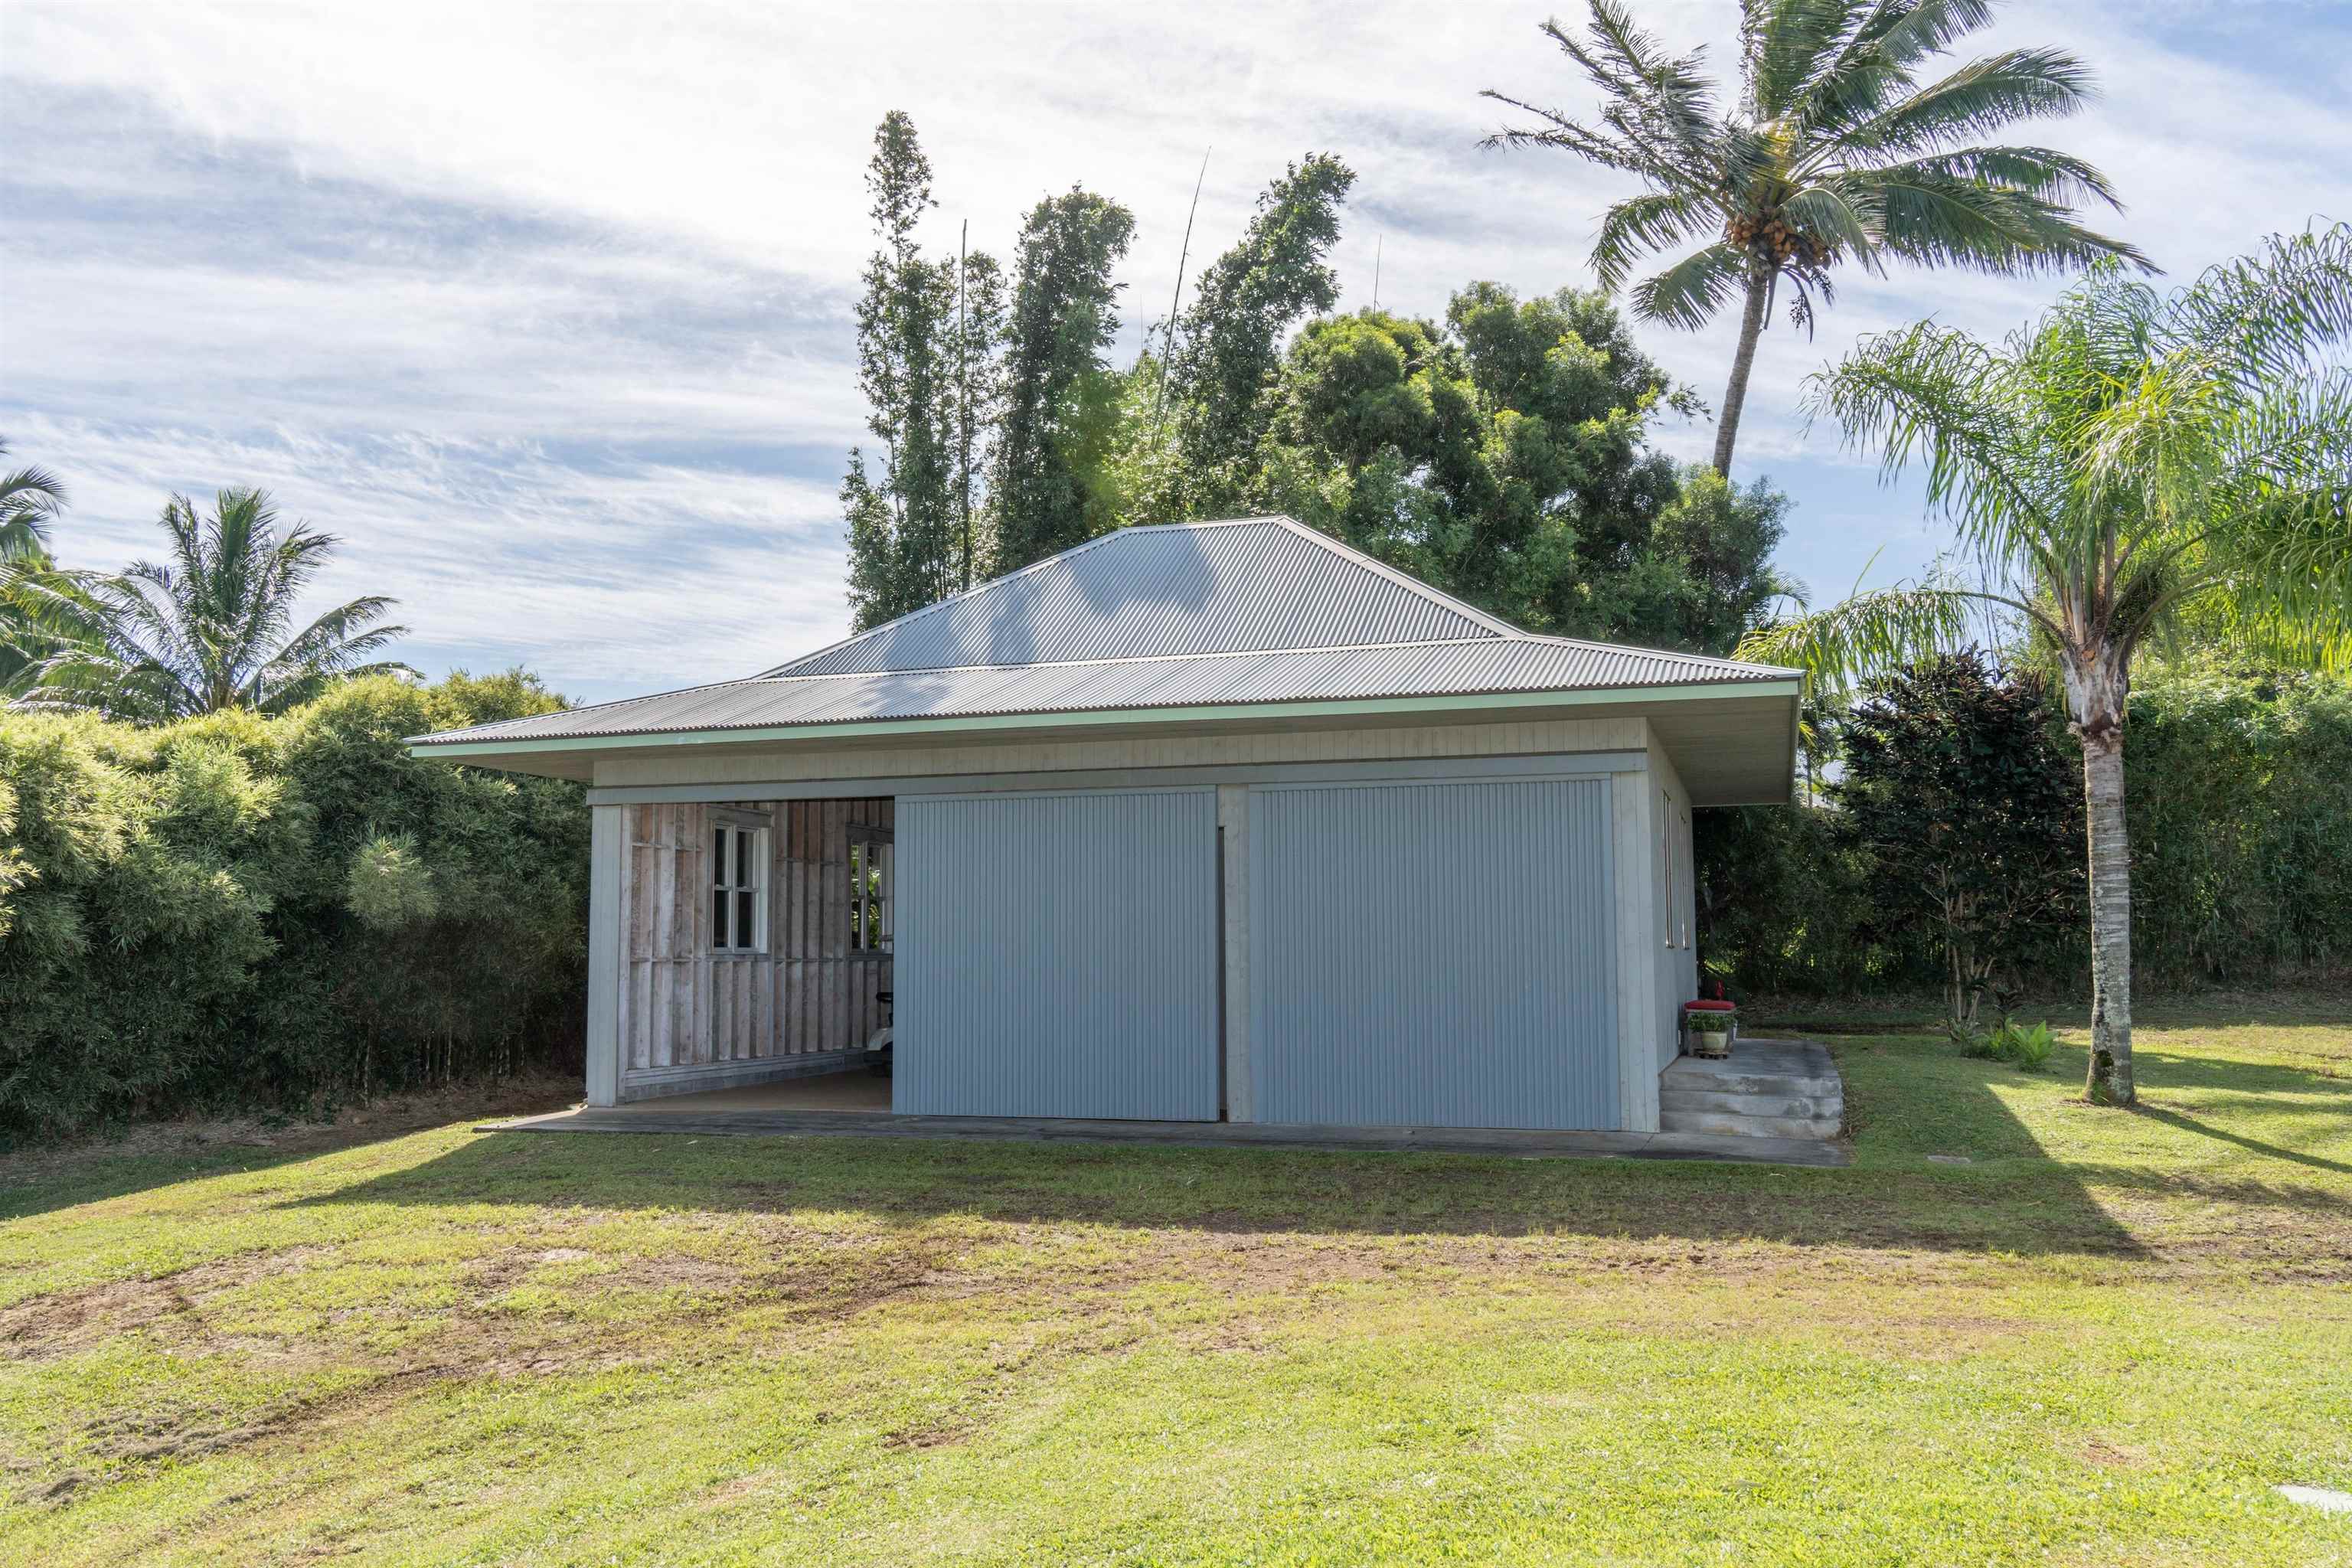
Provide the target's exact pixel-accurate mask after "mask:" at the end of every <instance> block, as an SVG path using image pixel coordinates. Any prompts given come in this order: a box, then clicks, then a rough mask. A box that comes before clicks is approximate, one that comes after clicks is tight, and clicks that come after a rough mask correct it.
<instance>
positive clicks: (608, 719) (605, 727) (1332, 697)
mask: <svg viewBox="0 0 2352 1568" xmlns="http://www.w3.org/2000/svg"><path fill="white" fill-rule="evenodd" d="M1792 673H1794V672H1792V671H1789V670H1782V669H1775V668H1769V667H1768V666H1763V665H1752V664H1735V663H1732V662H1731V661H1729V660H1727V659H1719V658H1696V657H1694V656H1691V655H1685V654H1672V653H1654V652H1651V651H1649V650H1647V649H1643V648H1625V647H1610V646H1608V645H1606V644H1602V643H1588V642H1576V641H1572V640H1570V639H1568V638H1564V637H1528V636H1517V637H1480V638H1477V639H1475V640H1468V641H1453V642H1430V643H1406V644H1399V645H1395V646H1391V647H1354V648H1320V649H1307V650H1278V651H1274V652H1265V653H1257V652H1252V653H1241V654H1223V655H1209V656H1192V655H1179V656H1174V657H1165V658H1140V659H1115V660H1108V661H1080V662H1076V663H1068V664H1032V665H1019V666H1012V667H996V668H968V669H931V670H900V671H890V672H885V673H878V674H852V675H818V676H808V675H803V676H782V677H760V678H756V679H751V680H734V681H727V682H724V683H722V684H719V685H716V686H701V687H695V688H692V689H688V690H685V691H672V692H665V693H663V694H662V695H660V696H656V697H637V698H631V699H629V700H625V701H621V702H607V703H603V704H601V705H599V706H597V707H593V708H575V709H572V710H568V711H566V712H562V713H547V714H541V715H540V716H538V717H535V718H530V719H513V720H509V721H504V722H502V723H497V724H483V725H478V726H477V727H475V728H473V729H471V730H453V731H446V732H445V733H443V734H438V735H433V736H428V737H425V742H427V743H432V742H460V741H462V742H487V741H540V740H549V739H556V738H566V739H570V738H581V737H588V736H606V735H657V734H664V733H672V732H677V731H688V730H739V729H740V730H751V729H765V728H769V727H771V726H778V725H791V724H832V723H854V722H856V721H859V720H878V719H937V718H950V717H961V716H977V715H984V714H1013V713H1038V714H1051V713H1070V712H1087V711H1097V710H1116V709H1137V708H1171V707H1182V708H1192V707H1206V706H1223V705H1225V704H1241V703H1260V702H1286V701H1312V700H1327V701H1341V700H1349V699H1360V698H1381V697H1426V696H1450V695H1462V694H1475V693H1485V692H1494V693H1502V692H1515V691H1565V690H1578V689H1588V690H1589V689H1616V688H1628V687H1632V688H1639V687H1648V686H1691V685H1708V686H1724V687H1737V686H1739V685H1742V684H1747V683H1751V682H1755V681H1758V680H1774V679H1786V678H1787V677H1789V676H1790V675H1791V674H1792Z"/></svg>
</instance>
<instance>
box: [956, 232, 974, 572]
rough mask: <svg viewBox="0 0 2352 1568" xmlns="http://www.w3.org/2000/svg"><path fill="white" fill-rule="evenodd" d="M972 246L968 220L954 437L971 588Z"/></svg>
mask: <svg viewBox="0 0 2352 1568" xmlns="http://www.w3.org/2000/svg"><path fill="white" fill-rule="evenodd" d="M970 249H971V219H970V218H966V219H964V220H963V231H962V233H961V234H960V235H959V236H957V237H956V386H957V399H956V437H957V447H958V448H959V449H958V453H957V462H958V465H959V466H960V467H961V468H962V470H963V472H962V473H961V476H959V477H960V478H961V479H962V480H963V586H964V589H965V591H966V592H970V591H971V332H970V331H968V330H967V329H966V328H965V326H964V316H963V290H964V280H965V279H967V278H969V277H970V276H971V261H970V260H969V258H968V255H967V253H968V252H969V251H970Z"/></svg>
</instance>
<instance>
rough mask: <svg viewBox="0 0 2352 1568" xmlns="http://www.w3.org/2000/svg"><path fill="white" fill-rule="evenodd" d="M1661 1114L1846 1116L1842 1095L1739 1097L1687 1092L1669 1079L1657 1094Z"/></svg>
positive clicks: (1776, 1092) (1801, 1118)
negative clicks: (1722, 1112)
mask: <svg viewBox="0 0 2352 1568" xmlns="http://www.w3.org/2000/svg"><path fill="white" fill-rule="evenodd" d="M1658 1109H1659V1110H1720V1111H1727V1112H1728V1113H1730V1114H1732V1115H1734V1116H1781V1117H1794V1118H1795V1119H1797V1120H1798V1121H1821V1120H1824V1119H1826V1120H1828V1121H1838V1120H1840V1119H1842V1118H1843V1116H1844V1115H1845V1098H1844V1097H1843V1095H1839V1094H1835V1093H1832V1094H1804V1093H1784V1092H1781V1091H1779V1090H1774V1091H1772V1092H1770V1093H1755V1094H1738V1093H1728V1092H1726V1091H1724V1090H1722V1089H1688V1088H1685V1087H1683V1086H1681V1085H1678V1084H1676V1083H1675V1081H1674V1080H1673V1079H1668V1080H1667V1081H1666V1083H1665V1086H1664V1087H1663V1088H1662V1089H1659V1090H1658Z"/></svg>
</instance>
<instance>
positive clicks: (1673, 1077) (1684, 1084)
mask: <svg viewBox="0 0 2352 1568" xmlns="http://www.w3.org/2000/svg"><path fill="white" fill-rule="evenodd" d="M1659 1083H1660V1086H1661V1087H1662V1088H1665V1089H1703V1090H1706V1091H1707V1092H1708V1093H1712V1094H1843V1092H1845V1083H1844V1081H1843V1079H1840V1078H1839V1077H1838V1075H1837V1074H1835V1073H1788V1072H1737V1071H1734V1070H1732V1069H1731V1068H1728V1067H1727V1066H1725V1065H1723V1064H1719V1063H1695V1062H1693V1061H1692V1060H1691V1058H1688V1057H1685V1058H1683V1059H1682V1060H1680V1061H1678V1062H1676V1063H1675V1065H1674V1066H1672V1067H1670V1068H1667V1069H1666V1071H1665V1076H1664V1078H1663V1079H1660V1080H1659Z"/></svg>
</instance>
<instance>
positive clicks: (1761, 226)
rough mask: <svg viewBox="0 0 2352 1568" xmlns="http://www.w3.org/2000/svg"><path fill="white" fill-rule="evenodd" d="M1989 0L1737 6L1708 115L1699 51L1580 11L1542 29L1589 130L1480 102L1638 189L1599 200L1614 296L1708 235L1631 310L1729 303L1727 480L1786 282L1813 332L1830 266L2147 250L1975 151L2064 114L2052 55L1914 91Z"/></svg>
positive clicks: (2086, 81) (1697, 312)
mask: <svg viewBox="0 0 2352 1568" xmlns="http://www.w3.org/2000/svg"><path fill="white" fill-rule="evenodd" d="M1992 9H1993V7H1992V0H1741V3H1740V24H1739V70H1740V78H1741V84H1742V89H1743V90H1742V91H1741V94H1740V101H1739V106H1738V110H1736V111H1733V112H1728V113H1718V111H1717V108H1716V98H1717V86H1716V83H1715V81H1714V80H1713V79H1711V78H1709V77H1707V76H1706V75H1705V74H1704V73H1703V72H1702V70H1701V66H1702V64H1703V63H1704V56H1705V53H1706V51H1705V50H1704V49H1700V50H1695V51H1693V52H1692V53H1690V54H1687V55H1684V56H1681V57H1679V58H1675V57H1670V56H1668V55H1667V54H1666V53H1665V51H1664V49H1662V48H1661V47H1659V45H1658V42H1657V40H1656V39H1655V38H1654V37H1651V36H1650V35H1648V34H1646V33H1643V32H1641V31H1640V30H1638V29H1637V28H1635V27H1634V26H1633V18H1632V16H1630V15H1629V14H1628V13H1627V11H1626V8H1625V7H1624V6H1623V5H1621V4H1619V3H1618V0H1591V21H1590V23H1589V24H1588V26H1586V28H1585V30H1584V36H1583V37H1577V36H1576V35H1574V34H1571V33H1570V32H1569V31H1567V30H1566V29H1565V28H1563V27H1562V26H1560V25H1559V23H1558V22H1556V21H1555V22H1546V23H1545V24H1544V25H1543V30H1544V32H1545V33H1546V34H1547V35H1549V37H1551V39H1552V41H1553V42H1555V43H1557V44H1558V45H1559V47H1561V48H1562V49H1563V50H1565V51H1566V52H1567V54H1568V56H1569V58H1570V59H1572V60H1574V61H1575V62H1576V64H1577V65H1578V67H1579V68H1581V69H1582V70H1583V72H1584V74H1585V75H1586V76H1587V77H1589V78H1590V79H1591V80H1592V83H1593V85H1595V86H1596V87H1598V88H1599V89H1601V97H1602V100H1603V102H1602V105H1601V113H1600V117H1599V122H1598V124H1587V123H1586V122H1584V121H1580V120H1577V119H1575V118H1573V117H1571V116H1570V115H1569V114H1567V113H1565V112H1564V111H1562V110H1558V109H1551V108H1545V107H1542V106H1539V105H1537V104H1533V103H1529V102H1526V101H1524V100H1519V99H1517V98H1511V97H1508V96H1507V95H1505V94H1503V93H1500V92H1496V91H1495V90H1494V89H1487V91H1486V95H1485V96H1486V97H1488V98H1491V99H1495V100H1497V101H1499V102H1502V103H1507V104H1509V105H1510V106H1511V107H1512V108H1514V109H1518V110H1525V111H1526V112H1528V114H1531V115H1533V116H1534V117H1535V118H1536V120H1537V121H1538V123H1537V124H1535V125H1532V126H1521V127H1516V128H1512V129H1507V130H1504V131H1500V132H1496V133H1495V134H1494V135H1492V136H1490V137H1488V138H1487V139H1486V145H1488V146H1490V147H1494V146H1501V147H1559V148H1562V149H1565V150H1566V151H1568V152H1570V153H1575V154H1577V155H1578V156H1579V157H1581V158H1584V159H1586V160H1588V161H1590V162H1591V163H1598V164H1600V165H1601V166H1602V167H1603V168H1608V169H1615V170H1618V171H1621V172H1622V173H1624V174H1632V175H1633V176H1634V177H1635V178H1636V179H1638V180H1640V181H1641V182H1642V184H1643V185H1644V186H1645V187H1647V188H1646V190H1645V191H1644V192H1643V194H1642V195H1637V196H1632V197H1628V198H1627V199H1626V200H1624V201H1622V202H1619V203H1618V204H1617V205H1614V206H1612V207H1611V208H1610V209H1609V211H1608V212H1607V214H1606V215H1605V216H1603V217H1602V218H1601V233H1600V237H1599V238H1598V239H1596V240H1595V242H1594V244H1593V247H1592V268H1593V270H1594V271H1595V272H1596V273H1598V274H1599V275H1600V279H1601V287H1602V288H1604V289H1616V288H1618V287H1619V286H1620V285H1621V284H1622V283H1623V282H1624V280H1625V279H1626V276H1627V275H1628V274H1629V273H1630V272H1632V270H1633V263H1634V260H1635V258H1637V257H1638V256H1639V255H1640V254H1642V253H1643V252H1649V251H1662V250H1668V249H1673V248H1677V247H1681V246H1683V245H1685V244H1688V243H1690V242H1692V241H1695V240H1699V239H1701V238H1704V239H1705V240H1706V243H1705V244H1703V245H1700V246H1699V247H1698V248H1697V249H1696V250H1693V251H1691V252H1690V253H1689V254H1688V255H1685V256H1684V257H1682V258H1680V259H1679V260H1676V261H1675V262H1674V263H1673V264H1672V265H1670V266H1668V267H1667V268H1665V269H1664V271H1662V272H1659V273H1657V274H1656V275H1655V276H1654V277H1650V278H1646V279H1643V280H1642V281H1641V282H1639V283H1637V284H1635V285H1634V287H1633V310H1634V313H1635V314H1636V315H1639V316H1643V317H1644V318H1647V319H1649V320H1652V321H1664V322H1667V323H1669V324H1670V325H1673V326H1677V327H1682V328H1685V329H1694V330H1695V329H1696V328H1698V327H1701V326H1704V325H1705V324H1706V322H1707V321H1710V320H1712V319H1713V318H1714V316H1715V314H1716V312H1717V310H1721V309H1722V308H1723V306H1724V305H1725V304H1726V303H1727V301H1729V300H1733V299H1738V300H1740V301H1741V308H1740V318H1739V343H1738V349H1737V350H1736V351H1735V352H1734V353H1733V355H1732V361H1731V382H1730V384H1729V386H1728V387H1727V388H1726V389H1725V391H1724V395H1723V408H1722V411H1721V414H1720V416H1719V417H1718V419H1717V423H1716V435H1715V467H1716V471H1717V472H1718V473H1720V474H1722V475H1723V476H1724V477H1725V478H1727V479H1728V478H1729V477H1730V474H1731V454H1732V447H1733V445H1734V443H1735V442H1736V440H1737V439H1738V434H1739V416H1740V410H1741V408H1742V407H1743V406H1744V405H1745V404H1746V402H1747V399H1748V372H1749V370H1750V369H1751V368H1752V367H1753V365H1754V364H1755V362H1756V340H1757V336H1758V334H1759V333H1760V332H1761V331H1763V330H1764V324H1765V322H1766V321H1767V320H1768V319H1769V316H1770V314H1771V310H1772V303H1773V299H1774V295H1775V293H1776V291H1777V290H1778V289H1779V288H1780V284H1781V283H1782V282H1783V281H1784V280H1785V281H1786V282H1787V283H1788V284H1789V285H1790V287H1791V289H1793V290H1794V293H1795V297H1794V299H1792V300H1790V317H1791V319H1792V320H1793V321H1795V322H1796V323H1797V324H1798V325H1801V326H1803V327H1805V328H1806V329H1807V330H1808V331H1810V330H1811V325H1812V321H1813V315H1814V311H1815V310H1816V309H1817V307H1818V306H1819V305H1822V304H1827V303H1828V302H1829V301H1830V300H1831V297H1832V271H1833V269H1834V268H1837V267H1838V266H1840V265H1842V264H1843V263H1845V262H1848V261H1851V262H1853V264H1854V265H1856V266H1859V267H1861V268H1863V269H1864V270H1865V271H1869V272H1881V271H1884V270H1885V266H1886V263H1887V262H1888V260H1890V259H1895V260H1901V261H1907V262H1912V263H1915V264H1917V265H1920V266H1927V267H1965V268H1971V269H1973V270H1975V271H1979V272H1991V273H1999V274H2002V275H2009V274H2015V273H2025V272H2033V271H2038V270H2042V269H2044V268H2063V269H2072V268H2078V267H2081V266H2083V265H2084V264H2086V263H2088V262H2091V261H2094V260H2095V259H2097V258H2101V257H2105V256H2121V257H2124V258H2127V259H2129V260H2131V261H2133V262H2134V263H2136V264H2137V265H2138V266H2140V267H2141V268H2144V269H2146V270H2149V271H2153V270H2155V268H2152V267H2150V266H2149V265H2148V263H2147V258H2145V257H2143V256H2141V255H2140V253H2139V252H2138V251H2137V250H2135V249H2133V248H2132V247H2130V246H2128V245H2126V244H2124V243H2123V242H2122V241H2121V240H2116V239H2109V238H2107V237H2105V236H2103V235H2097V234H2094V233H2092V232H2091V231H2090V230H2089V229H2086V228H2084V227H2081V226H2078V225H2077V224H2075V222H2074V207H2075V205H2078V204H2081V203H2083V202H2085V201H2098V202H2104V203H2105V204H2106V205H2109V206H2111V207H2118V206H2119V204H2118V203H2117V202H2116V196H2115V193H2114V191H2113V190H2112V189H2110V188H2109V186H2108V184H2107V177H2106V176H2105V174H2101V173H2100V172H2099V171H2098V170H2097V169H2095V168H2094V167H2092V166H2091V165H2090V164H2089V163H2084V162H2083V161H2082V160H2081V159H2079V158H2074V157H2070V156H2068V155H2067V154H2065V153H2057V152H2053V151H2052V150H2050V149H2049V148H2046V147H1989V146H1979V145H1977V144H1976V143H1975V142H1974V140H1973V139H1974V138H1976V137H1978V136H1981V135H1983V134H1985V133H1987V132H1992V131H1996V130H1999V129H2000V127H2002V126H2005V125H2011V124H2015V123H2016V122H2018V121H2025V120H2034V119H2041V118H2044V117H2052V116H2058V115H2065V114H2072V113H2074V111H2075V110H2078V109H2080V108H2081V107H2082V106H2083V105H2084V103H2085V102H2086V101H2087V100H2089V99H2090V97H2091V95H2092V86H2091V73H2090V71H2089V69H2088V68H2085V67H2084V64H2083V63H2082V62H2081V61H2080V60H2078V59H2076V58H2074V56H2072V55H2069V54H2065V53H2063V52H2061V51H2059V50H2057V49H2046V48H2041V49H2009V50H2004V51H2003V52H2001V53H2000V54H1996V55H1990V56H1987V57H1985V58H1982V59H1977V60H1972V61H1970V62H1969V63H1968V64H1967V65H1964V66H1962V67H1960V68H1958V69H1957V70H1955V71H1953V72H1951V73H1950V74H1949V75H1948V76H1945V77H1943V78H1941V79H1937V80H1936V81H1933V82H1928V83H1925V84H1922V83H1921V81H1920V80H1919V72H1920V69H1921V68H1922V67H1923V66H1924V65H1925V64H1926V63H1927V61H1928V60H1929V59H1930V58H1933V57H1935V56H1937V55H1940V54H1942V53H1944V52H1945V51H1946V50H1948V48H1950V47H1951V46H1952V45H1953V44H1954V43H1955V42H1957V41H1958V40H1959V39H1960V38H1962V37H1966V36H1968V35H1969V34H1970V33H1973V32H1975V31H1977V30H1978V29H1979V28H1980V27H1982V26H1985V25H1986V23H1988V22H1989V21H1990V20H1991V17H1992Z"/></svg>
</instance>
